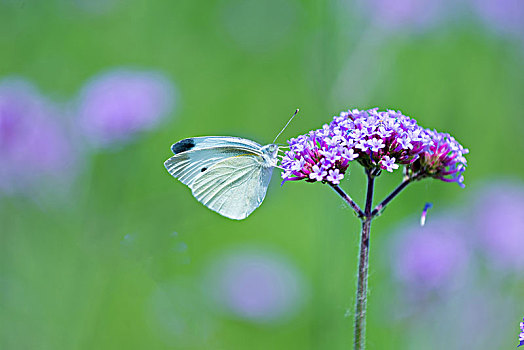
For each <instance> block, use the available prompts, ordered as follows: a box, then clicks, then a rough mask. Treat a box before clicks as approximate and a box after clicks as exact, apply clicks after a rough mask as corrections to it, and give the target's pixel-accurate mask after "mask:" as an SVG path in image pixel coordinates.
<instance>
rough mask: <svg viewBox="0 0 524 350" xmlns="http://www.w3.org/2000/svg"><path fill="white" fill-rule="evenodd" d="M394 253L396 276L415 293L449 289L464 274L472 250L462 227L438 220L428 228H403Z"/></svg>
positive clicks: (451, 222)
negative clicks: (469, 252) (467, 244)
mask: <svg viewBox="0 0 524 350" xmlns="http://www.w3.org/2000/svg"><path fill="white" fill-rule="evenodd" d="M401 232H402V233H401V234H400V235H398V236H396V238H395V240H396V242H395V244H393V246H394V247H395V248H394V249H395V251H394V253H393V259H394V264H393V267H394V269H395V271H394V275H395V276H396V277H397V279H398V280H399V281H400V282H402V283H403V284H404V285H405V286H406V287H407V288H408V289H410V290H412V291H413V292H422V293H425V292H429V291H433V290H442V289H446V288H447V287H448V286H450V285H452V283H451V282H454V280H456V279H457V277H458V276H459V275H460V273H461V272H463V271H464V269H465V266H466V264H467V261H468V255H469V254H468V249H467V247H466V245H465V242H464V241H463V240H462V239H461V233H462V228H461V224H460V223H459V222H458V221H456V220H453V219H447V218H444V217H442V218H435V217H432V218H431V220H429V222H428V223H427V224H426V225H425V226H424V227H420V226H412V227H408V228H407V229H406V228H402V230H401Z"/></svg>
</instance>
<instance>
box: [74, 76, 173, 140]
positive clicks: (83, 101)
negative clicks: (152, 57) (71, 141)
mask: <svg viewBox="0 0 524 350" xmlns="http://www.w3.org/2000/svg"><path fill="white" fill-rule="evenodd" d="M174 95H175V89H174V87H173V85H172V84H171V82H170V81H169V80H168V79H167V78H166V77H165V76H163V75H162V74H160V73H159V72H154V71H139V70H128V69H116V70H112V71H109V72H105V73H102V74H100V75H98V76H96V77H94V78H93V79H91V81H89V82H88V83H87V85H86V86H85V87H84V88H83V90H82V92H81V94H80V100H79V106H78V118H79V123H80V128H81V130H82V131H83V132H85V133H86V136H87V137H88V139H90V140H91V141H92V142H93V143H94V144H95V145H98V146H108V145H110V144H114V143H120V142H123V141H127V140H128V139H130V138H132V137H133V136H135V135H136V134H137V133H138V132H140V131H144V130H149V129H152V128H153V127H155V126H156V125H157V124H158V123H159V122H160V121H161V120H162V119H163V118H164V117H166V116H167V115H168V114H169V113H171V112H172V109H173V106H174V98H175V96H174Z"/></svg>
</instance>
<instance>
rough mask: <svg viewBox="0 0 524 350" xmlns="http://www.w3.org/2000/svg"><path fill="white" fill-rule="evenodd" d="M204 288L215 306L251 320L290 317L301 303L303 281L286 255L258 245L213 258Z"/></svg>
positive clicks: (262, 320) (303, 290) (274, 319)
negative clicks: (263, 249) (268, 250)
mask: <svg viewBox="0 0 524 350" xmlns="http://www.w3.org/2000/svg"><path fill="white" fill-rule="evenodd" d="M208 276H209V277H208V280H207V283H206V285H205V289H206V290H208V291H209V292H210V293H211V297H212V299H213V300H214V302H215V304H216V305H215V306H217V307H218V308H219V309H222V311H224V312H226V313H230V314H233V315H236V316H237V317H240V318H243V319H247V320H250V321H254V322H273V321H278V320H282V319H286V318H289V317H291V316H292V315H293V314H294V313H295V312H296V311H298V309H299V308H300V307H301V306H302V301H303V298H304V297H305V285H304V281H303V278H302V275H301V273H300V271H298V270H297V269H296V268H295V267H294V266H293V265H292V264H291V263H290V262H289V261H287V259H285V258H284V257H282V256H279V255H277V254H274V253H271V252H267V251H261V250H259V249H242V250H240V251H233V252H231V253H228V254H225V255H224V256H223V257H221V258H219V259H218V260H216V261H214V263H213V266H212V268H211V269H210V271H209V273H208Z"/></svg>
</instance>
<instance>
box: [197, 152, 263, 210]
mask: <svg viewBox="0 0 524 350" xmlns="http://www.w3.org/2000/svg"><path fill="white" fill-rule="evenodd" d="M272 172H273V168H272V167H268V166H267V165H266V164H265V163H264V160H263V158H262V157H260V156H258V155H241V156H237V157H231V158H227V159H224V160H222V161H220V162H219V163H216V164H215V165H213V166H212V167H211V168H209V169H208V170H207V171H205V172H204V173H202V174H201V175H200V176H198V177H197V178H196V179H195V180H194V182H193V184H192V190H193V196H195V198H196V199H198V201H200V202H201V203H202V204H204V205H205V206H206V207H208V208H209V209H211V210H213V211H216V212H217V213H219V214H220V215H223V216H226V217H228V218H230V219H235V220H242V219H245V218H246V217H247V216H248V215H249V214H251V213H252V212H253V211H254V210H255V209H256V208H258V207H259V206H260V204H262V201H263V200H264V197H265V196H266V191H267V187H268V186H269V182H270V180H271V174H272Z"/></svg>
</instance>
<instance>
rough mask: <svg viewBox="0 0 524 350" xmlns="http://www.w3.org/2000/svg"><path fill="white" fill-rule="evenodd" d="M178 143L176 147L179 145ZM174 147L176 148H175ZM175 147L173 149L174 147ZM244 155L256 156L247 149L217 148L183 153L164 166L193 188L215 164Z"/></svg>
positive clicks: (169, 160) (167, 161) (166, 162)
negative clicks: (194, 183) (199, 177)
mask: <svg viewBox="0 0 524 350" xmlns="http://www.w3.org/2000/svg"><path fill="white" fill-rule="evenodd" d="M177 144H178V143H176V144H175V145H177ZM175 145H174V146H175ZM174 146H173V147H174ZM242 154H254V153H252V152H250V151H248V150H246V149H243V148H242V149H239V148H233V147H229V146H226V147H216V148H204V149H195V150H192V151H186V152H181V153H178V154H175V155H174V156H173V157H171V158H169V159H168V160H166V161H165V163H164V165H165V167H166V169H167V171H169V173H170V174H171V175H173V176H174V177H175V178H177V179H179V180H180V181H181V182H182V183H183V184H186V185H188V186H189V187H191V185H192V183H193V181H194V180H195V178H196V177H197V176H199V175H200V174H202V173H205V172H206V171H207V170H208V169H209V168H210V167H212V166H213V165H214V164H216V163H218V162H220V161H222V160H224V159H227V158H230V157H236V156H240V155H242Z"/></svg>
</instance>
